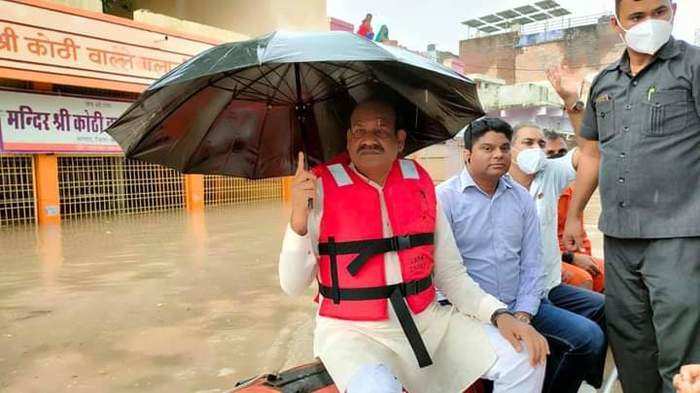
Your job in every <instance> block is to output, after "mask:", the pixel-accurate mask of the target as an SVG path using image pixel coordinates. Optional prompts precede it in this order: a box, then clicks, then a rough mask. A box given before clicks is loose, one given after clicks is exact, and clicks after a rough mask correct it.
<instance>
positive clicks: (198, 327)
mask: <svg viewBox="0 0 700 393" xmlns="http://www.w3.org/2000/svg"><path fill="white" fill-rule="evenodd" d="M591 207H592V208H591V209H589V210H590V211H589V212H588V213H587V223H588V224H589V225H588V229H589V234H590V235H591V238H592V240H593V244H594V247H595V248H596V250H595V251H596V254H602V250H601V249H600V244H601V243H600V242H601V238H600V236H599V234H598V233H597V231H594V230H593V229H592V228H594V227H595V222H596V220H597V213H596V209H597V204H596V203H593V204H592V206H591ZM287 218H288V210H287V209H286V208H285V207H284V206H283V205H282V203H280V202H270V203H264V204H255V205H244V206H231V207H219V208H210V209H207V210H206V212H205V213H204V214H202V215H189V214H187V213H185V212H169V213H160V214H148V215H139V216H121V217H109V218H95V219H92V220H82V221H65V222H64V223H63V225H62V227H39V228H35V227H32V226H29V227H14V228H13V227H10V228H4V229H3V230H1V231H0V249H2V254H1V255H0V348H1V350H0V391H2V392H17V393H32V392H48V391H50V392H68V391H70V392H91V393H92V392H208V393H214V392H225V391H227V390H228V389H229V388H231V387H233V385H234V383H235V382H236V381H238V380H240V379H244V378H247V377H252V376H254V375H256V374H257V373H261V372H264V371H272V370H278V369H281V368H286V367H290V366H292V365H295V364H298V363H301V362H304V361H308V360H310V359H311V356H312V355H311V329H312V318H313V312H314V309H315V306H314V303H313V302H312V301H311V299H312V296H313V293H312V290H311V289H309V291H308V296H307V297H297V298H290V297H288V296H286V295H284V294H283V293H282V291H281V290H280V289H279V284H278V278H277V256H278V253H279V250H280V246H281V239H282V235H283V230H284V226H285V225H286V222H287Z"/></svg>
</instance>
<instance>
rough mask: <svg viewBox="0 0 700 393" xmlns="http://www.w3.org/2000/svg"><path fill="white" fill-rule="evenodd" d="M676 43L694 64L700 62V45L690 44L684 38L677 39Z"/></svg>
mask: <svg viewBox="0 0 700 393" xmlns="http://www.w3.org/2000/svg"><path fill="white" fill-rule="evenodd" d="M676 45H678V47H679V49H680V50H681V53H682V54H683V56H685V57H687V58H688V59H685V60H689V61H690V62H691V63H693V64H700V46H698V45H693V44H690V43H688V42H685V41H683V40H676Z"/></svg>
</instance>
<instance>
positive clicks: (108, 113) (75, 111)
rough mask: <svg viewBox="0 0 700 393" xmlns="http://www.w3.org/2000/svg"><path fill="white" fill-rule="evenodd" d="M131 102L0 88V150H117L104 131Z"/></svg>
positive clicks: (76, 151)
mask: <svg viewBox="0 0 700 393" xmlns="http://www.w3.org/2000/svg"><path fill="white" fill-rule="evenodd" d="M129 105H130V102H126V101H116V100H107V99H102V98H88V97H78V96H61V95H54V94H48V93H47V94H40V93H24V92H16V91H8V90H0V151H3V152H11V153H29V152H32V153H36V152H74V153H120V152H121V151H122V150H121V148H120V147H119V145H118V144H117V142H115V141H114V139H112V137H110V136H109V134H107V133H106V132H105V130H106V129H107V127H109V126H110V125H111V124H112V123H114V121H116V120H117V118H118V117H119V116H120V115H121V114H122V113H123V112H124V111H126V109H127V108H128V107H129Z"/></svg>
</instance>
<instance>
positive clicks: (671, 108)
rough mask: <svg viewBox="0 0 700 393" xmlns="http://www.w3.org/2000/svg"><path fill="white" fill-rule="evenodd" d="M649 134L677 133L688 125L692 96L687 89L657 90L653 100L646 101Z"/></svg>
mask: <svg viewBox="0 0 700 393" xmlns="http://www.w3.org/2000/svg"><path fill="white" fill-rule="evenodd" d="M644 108H645V116H646V118H645V124H644V127H643V129H644V134H645V135H647V136H665V135H671V134H675V133H677V132H680V131H682V130H684V129H685V128H686V127H687V126H688V118H689V112H688V110H689V109H690V97H689V94H688V92H687V91H685V90H662V91H657V92H656V93H655V94H654V95H653V96H651V100H647V101H644Z"/></svg>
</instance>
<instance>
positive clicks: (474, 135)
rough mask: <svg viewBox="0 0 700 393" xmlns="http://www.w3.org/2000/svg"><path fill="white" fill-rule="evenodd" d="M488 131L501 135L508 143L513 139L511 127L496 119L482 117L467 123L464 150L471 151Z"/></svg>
mask: <svg viewBox="0 0 700 393" xmlns="http://www.w3.org/2000/svg"><path fill="white" fill-rule="evenodd" d="M489 131H493V132H497V133H499V134H503V135H505V136H506V138H508V140H509V141H510V140H511V138H512V137H513V127H511V126H510V124H508V123H507V122H505V121H504V120H501V119H499V118H496V117H482V118H481V119H479V120H474V121H473V122H471V123H469V125H468V126H467V129H466V130H464V148H465V149H467V150H471V149H472V146H473V145H474V143H475V142H477V141H478V140H479V138H481V137H482V136H484V134H486V133H487V132H489Z"/></svg>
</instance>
